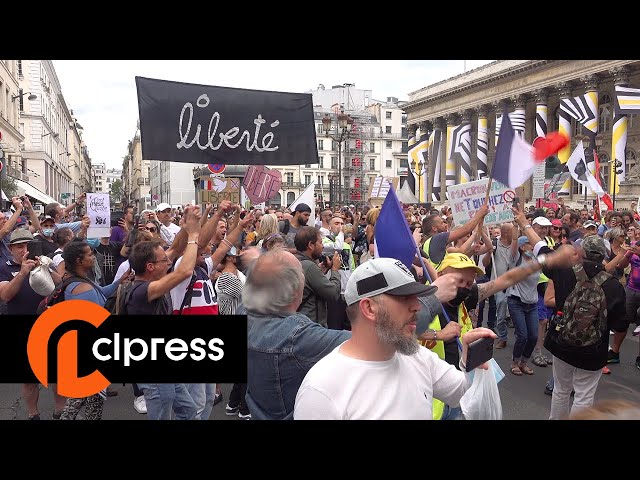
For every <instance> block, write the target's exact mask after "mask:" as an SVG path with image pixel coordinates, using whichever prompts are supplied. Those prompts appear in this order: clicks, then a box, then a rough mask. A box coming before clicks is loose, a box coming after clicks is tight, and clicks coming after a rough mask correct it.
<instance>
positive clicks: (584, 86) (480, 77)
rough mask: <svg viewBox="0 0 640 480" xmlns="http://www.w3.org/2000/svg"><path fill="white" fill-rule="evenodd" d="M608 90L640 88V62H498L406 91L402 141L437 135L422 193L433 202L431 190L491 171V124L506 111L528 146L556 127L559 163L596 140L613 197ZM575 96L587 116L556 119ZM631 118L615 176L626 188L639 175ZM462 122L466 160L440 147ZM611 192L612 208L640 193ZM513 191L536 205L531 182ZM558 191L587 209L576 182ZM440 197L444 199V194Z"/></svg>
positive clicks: (637, 137)
mask: <svg viewBox="0 0 640 480" xmlns="http://www.w3.org/2000/svg"><path fill="white" fill-rule="evenodd" d="M615 85H623V86H628V87H635V88H640V61H637V60H499V61H496V62H493V63H490V64H487V65H485V66H482V67H480V68H477V69H475V70H471V71H469V72H466V73H464V74H462V75H458V76H456V77H453V78H450V79H447V80H444V81H442V82H438V83H436V84H433V85H429V86H426V87H424V88H422V89H420V90H417V91H415V92H412V93H410V94H409V101H408V102H407V103H406V104H405V105H404V106H403V108H404V111H405V112H406V114H407V125H408V131H409V137H410V138H411V137H412V136H416V135H417V136H416V138H420V137H421V136H422V135H423V134H425V133H426V134H429V135H430V134H431V133H432V132H434V131H440V132H441V142H440V143H439V148H440V154H441V155H440V162H438V163H439V165H438V167H439V168H436V161H435V160H436V159H435V157H436V153H437V152H433V151H429V156H428V160H427V161H428V181H427V182H425V185H426V188H427V192H425V193H426V195H425V196H426V197H427V198H428V199H430V200H431V199H435V198H434V196H433V195H432V194H433V192H434V191H435V190H437V185H441V188H442V192H443V193H444V191H445V186H446V185H450V184H454V183H464V182H465V181H472V180H475V179H478V178H481V177H483V176H484V175H486V173H485V172H491V166H492V163H493V157H494V154H495V145H496V139H497V137H498V132H497V131H496V123H498V128H499V125H500V121H501V118H500V117H501V115H502V113H503V112H504V111H505V109H506V111H508V112H510V114H509V116H510V119H511V121H512V124H513V125H514V129H515V128H516V126H517V125H518V126H519V128H521V132H522V134H523V135H524V138H525V140H527V141H528V142H529V143H531V142H533V140H534V139H535V138H536V137H537V136H540V135H541V134H544V133H547V132H553V131H558V130H560V131H565V132H566V133H567V134H569V136H570V137H571V144H570V148H567V149H565V150H564V151H563V152H561V154H559V155H558V156H559V157H560V160H561V161H562V162H565V161H566V158H568V155H569V153H570V152H571V151H573V148H574V147H575V145H576V144H577V143H578V142H579V141H580V140H582V141H583V144H586V145H585V146H588V144H589V143H590V142H589V140H590V139H595V145H596V151H597V154H598V158H599V160H600V164H601V178H602V179H603V183H604V184H606V185H607V186H608V189H609V190H610V193H613V192H612V191H611V188H612V186H613V180H614V178H613V177H612V176H611V175H612V173H611V172H612V171H613V169H612V162H611V159H612V156H615V150H614V151H612V148H614V147H612V141H613V143H615V144H618V142H619V141H620V139H619V131H618V130H616V136H615V137H614V135H613V134H612V131H613V122H614V102H615ZM580 96H584V97H585V98H587V99H588V101H589V102H590V105H591V110H593V112H592V115H591V116H589V115H587V118H582V119H580V118H579V119H578V120H576V119H574V118H572V117H571V116H567V115H566V114H564V115H563V114H562V112H561V109H560V103H561V99H574V98H575V97H580ZM587 110H588V107H587ZM596 112H597V116H596V115H595V113H596ZM564 113H566V112H564ZM514 115H515V116H514ZM577 116H578V117H579V115H577ZM636 117H637V115H628V116H627V129H626V130H627V143H626V150H625V159H624V166H623V170H624V171H623V173H622V174H620V175H617V174H616V178H615V180H616V183H617V184H620V182H622V184H625V178H626V179H627V183H628V182H629V180H631V179H634V178H637V177H640V172H639V170H640V164H638V163H637V159H638V158H639V155H640V150H639V149H640V124H639V123H640V122H639V121H638V118H636ZM589 122H590V123H589ZM465 123H468V125H469V127H470V144H469V142H467V145H470V152H468V153H467V156H468V157H469V158H468V161H465V160H464V159H462V158H461V156H460V155H451V154H450V151H451V150H452V149H453V148H455V146H452V145H451V143H449V145H447V141H446V138H447V131H449V132H450V133H451V132H453V131H454V129H455V127H456V126H460V125H462V124H465ZM616 125H618V124H617V123H616ZM587 127H588V128H590V129H591V130H596V129H597V132H595V135H593V134H592V135H589V134H590V133H591V132H590V131H588V128H587ZM545 128H546V132H544V129H545ZM478 133H480V135H479V134H478ZM467 135H468V134H467ZM450 136H451V135H450ZM422 138H424V137H422ZM454 138H455V137H454ZM467 138H468V137H467ZM460 145H462V144H460ZM479 147H480V148H479ZM592 147H593V146H592ZM485 152H486V153H485ZM450 159H452V160H453V161H451V160H450ZM409 161H410V162H411V160H409ZM467 163H468V165H467ZM484 164H487V168H484ZM479 170H480V173H479ZM479 175H480V176H479ZM423 181H424V179H423ZM434 186H435V189H434ZM616 193H617V194H618V198H617V201H616V207H626V206H628V205H629V203H630V202H631V201H632V200H637V199H638V195H640V191H635V192H629V191H628V189H622V190H621V191H616ZM520 194H521V195H522V196H524V199H525V201H527V202H531V201H533V200H535V198H534V195H533V187H532V180H529V182H527V183H526V184H525V185H524V187H523V188H522V189H521V192H520ZM562 194H564V195H567V196H568V200H569V202H570V203H572V204H574V205H578V204H580V205H581V204H583V202H584V201H585V199H587V201H588V203H589V204H591V203H592V200H593V198H594V196H593V194H592V193H591V191H587V193H586V194H585V191H584V189H583V187H582V185H580V184H579V183H578V182H574V181H573V180H571V183H570V184H569V183H568V182H567V183H566V184H564V188H563V189H562ZM633 197H635V198H633ZM440 200H441V201H442V202H444V201H446V199H445V197H444V195H442V196H441V197H440ZM436 202H437V200H436Z"/></svg>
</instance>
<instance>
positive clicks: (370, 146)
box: [369, 142, 376, 153]
mask: <svg viewBox="0 0 640 480" xmlns="http://www.w3.org/2000/svg"><path fill="white" fill-rule="evenodd" d="M369 151H370V152H371V153H375V152H376V144H375V142H371V143H369Z"/></svg>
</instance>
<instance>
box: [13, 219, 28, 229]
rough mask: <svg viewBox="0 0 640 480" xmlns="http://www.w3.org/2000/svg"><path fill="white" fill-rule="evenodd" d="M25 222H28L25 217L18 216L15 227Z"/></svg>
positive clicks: (21, 225)
mask: <svg viewBox="0 0 640 480" xmlns="http://www.w3.org/2000/svg"><path fill="white" fill-rule="evenodd" d="M27 223H28V220H27V217H23V216H19V217H18V219H17V220H16V227H23V226H24V225H26V224H27ZM14 228H15V227H14Z"/></svg>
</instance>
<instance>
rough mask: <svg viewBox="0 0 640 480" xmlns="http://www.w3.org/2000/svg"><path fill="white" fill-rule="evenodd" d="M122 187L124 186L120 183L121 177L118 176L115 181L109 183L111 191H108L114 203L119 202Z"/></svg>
mask: <svg viewBox="0 0 640 480" xmlns="http://www.w3.org/2000/svg"><path fill="white" fill-rule="evenodd" d="M123 188H124V186H123V185H122V179H120V178H118V179H117V180H116V181H115V182H113V183H112V184H111V191H110V192H109V193H110V194H111V196H112V197H113V201H114V203H117V202H119V201H120V199H121V198H122V194H123V191H122V190H123Z"/></svg>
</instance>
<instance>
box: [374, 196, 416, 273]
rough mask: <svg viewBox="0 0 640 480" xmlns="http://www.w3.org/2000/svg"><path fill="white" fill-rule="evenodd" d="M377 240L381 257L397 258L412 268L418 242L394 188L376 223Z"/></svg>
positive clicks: (386, 199) (385, 201)
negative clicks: (410, 228)
mask: <svg viewBox="0 0 640 480" xmlns="http://www.w3.org/2000/svg"><path fill="white" fill-rule="evenodd" d="M375 240H376V247H377V249H378V255H379V256H380V257H387V258H395V259H396V260H400V261H401V262H402V263H404V264H405V265H406V267H407V268H411V264H412V263H413V259H414V258H415V255H416V250H417V248H416V242H415V241H414V240H413V236H412V235H411V230H409V224H408V223H407V220H406V219H405V218H404V213H402V207H401V206H400V201H399V200H398V197H397V196H396V192H395V191H394V190H393V187H391V188H390V189H389V193H388V194H387V198H385V199H384V203H383V204H382V210H381V211H380V216H379V217H378V220H377V221H376V233H375Z"/></svg>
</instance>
